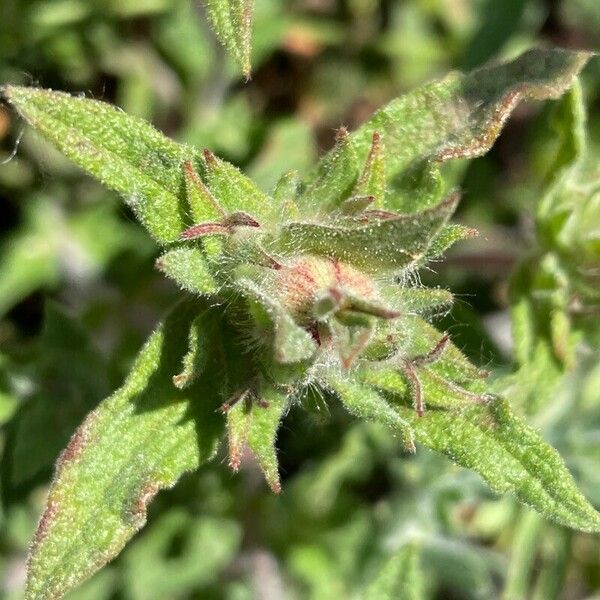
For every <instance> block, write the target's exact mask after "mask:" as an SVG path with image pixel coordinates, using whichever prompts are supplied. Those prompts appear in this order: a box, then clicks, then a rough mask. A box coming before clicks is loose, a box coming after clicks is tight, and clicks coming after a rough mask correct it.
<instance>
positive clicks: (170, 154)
mask: <svg viewBox="0 0 600 600" xmlns="http://www.w3.org/2000/svg"><path fill="white" fill-rule="evenodd" d="M0 93H1V94H2V95H3V96H4V97H5V98H6V99H7V100H8V102H10V103H11V104H12V105H13V106H14V107H15V108H16V109H17V111H18V112H19V114H20V115H21V116H22V117H23V118H24V119H25V120H26V121H27V122H28V123H30V124H31V125H32V126H33V127H34V128H35V129H36V130H37V131H39V132H40V133H42V134H43V135H44V136H45V137H47V138H48V139H49V140H50V141H51V142H52V143H53V144H54V145H55V146H56V147H57V148H58V149H59V150H60V151H61V152H62V153H63V154H65V155H66V156H68V157H69V158H70V159H71V160H73V161H74V162H75V163H77V164H78V165H79V166H80V167H81V168H83V169H85V170H86V171H88V172H89V173H91V174H92V175H94V176H95V177H97V178H98V179H99V180H100V181H102V182H103V183H104V184H105V185H107V186H108V187H110V188H112V189H114V190H116V191H117V192H120V193H121V194H123V196H124V197H125V200H126V201H127V203H128V204H129V205H130V206H131V207H132V209H133V211H134V212H135V213H136V215H137V217H138V218H139V219H140V221H141V222H142V223H143V224H144V225H145V226H146V227H147V228H148V230H149V231H150V233H151V234H152V235H153V236H154V237H155V238H156V239H157V240H158V241H159V242H162V243H166V242H171V241H174V240H176V239H177V238H178V237H179V234H180V233H181V231H182V230H183V228H184V214H185V212H184V211H185V206H184V205H183V203H182V198H183V195H184V191H185V182H184V173H183V162H184V160H186V159H188V158H189V157H190V156H192V155H193V153H192V150H190V149H189V148H187V147H185V146H181V145H180V144H177V143H175V142H173V141H172V140H170V139H168V138H166V137H165V136H163V135H162V134H161V133H159V132H158V131H156V129H154V128H153V127H152V126H151V125H149V124H148V123H147V122H146V121H143V120H142V119H138V118H136V117H132V116H130V115H127V114H125V113H124V112H123V111H120V110H119V109H118V108H115V107H114V106H110V105H109V104H106V103H104V102H97V101H95V100H89V99H86V98H81V97H77V96H70V95H69V94H65V93H63V92H54V91H52V90H40V89H35V88H27V87H17V86H4V87H2V88H0Z"/></svg>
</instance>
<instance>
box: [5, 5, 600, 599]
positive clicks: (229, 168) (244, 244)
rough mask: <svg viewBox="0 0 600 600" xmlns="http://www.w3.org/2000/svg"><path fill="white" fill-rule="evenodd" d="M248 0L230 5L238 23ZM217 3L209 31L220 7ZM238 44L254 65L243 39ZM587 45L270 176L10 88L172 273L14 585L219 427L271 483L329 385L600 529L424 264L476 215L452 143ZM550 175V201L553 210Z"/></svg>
mask: <svg viewBox="0 0 600 600" xmlns="http://www.w3.org/2000/svg"><path fill="white" fill-rule="evenodd" d="M233 4H235V3H232V5H233ZM245 4H247V3H244V2H241V3H239V6H238V7H237V8H236V10H239V11H241V12H239V13H235V15H237V16H236V19H237V20H238V21H239V23H243V24H245V25H244V27H246V26H247V27H249V24H250V16H251V10H250V9H249V8H248V6H245ZM208 6H209V14H210V15H212V16H211V19H212V20H213V23H215V27H216V28H217V30H220V29H222V27H221V26H220V25H219V23H220V21H219V19H224V18H225V17H224V16H223V14H225V13H223V14H221V15H220V13H219V12H218V11H217V12H215V13H214V14H213V13H212V12H211V11H212V10H213V9H211V8H210V6H211V3H208ZM232 10H233V9H232ZM232 14H233V13H232ZM219 15H220V16H219ZM227 15H229V17H231V14H229V13H227ZM227 15H225V16H227ZM235 15H234V16H235ZM229 17H228V18H229ZM238 21H235V19H234V21H233V25H232V24H231V23H230V22H229V21H227V22H228V23H229V25H228V26H231V27H234V26H235V23H237V22H238ZM239 23H238V25H239ZM234 29H235V27H234ZM244 31H246V30H245V29H244ZM230 45H231V44H230ZM231 47H232V48H233V50H235V51H236V52H237V53H238V55H239V56H237V58H238V61H239V62H240V64H242V65H243V67H244V70H245V71H246V72H248V71H249V65H248V62H247V59H248V55H247V53H246V54H244V52H243V51H242V50H243V44H242V46H235V47H234V46H231ZM236 48H238V49H237V50H236ZM239 48H242V50H239ZM230 49H231V48H230ZM234 53H235V52H234ZM588 58H589V55H588V54H586V53H582V52H572V51H567V50H560V49H554V50H553V49H548V50H531V51H529V52H526V53H525V54H523V55H522V56H520V57H519V58H517V59H515V60H513V61H512V62H507V63H504V64H494V65H491V66H487V67H483V68H480V69H478V70H476V71H473V72H471V73H469V74H465V75H463V74H459V73H452V74H450V75H448V76H447V77H446V78H444V79H441V80H439V81H434V82H432V83H429V84H427V85H424V86H423V87H421V88H419V89H417V90H415V91H413V92H411V93H409V94H407V95H405V96H402V97H400V98H398V99H396V100H394V101H392V102H391V103H390V104H388V105H387V106H385V107H384V108H381V109H380V110H378V111H377V112H375V113H374V114H373V116H372V117H371V118H370V119H369V120H368V121H367V122H366V123H364V124H363V125H362V126H360V127H359V128H358V129H357V130H355V131H352V132H349V131H348V130H347V129H346V128H344V127H341V128H340V129H339V130H338V131H337V134H336V140H335V146H334V148H333V149H332V150H331V151H330V152H329V153H327V154H326V155H325V156H324V157H323V158H322V159H321V161H320V162H319V164H318V165H317V166H316V168H315V169H314V171H313V172H312V173H307V174H299V173H296V172H289V173H286V174H285V175H284V176H283V177H282V178H281V179H280V181H279V183H278V184H277V185H276V187H275V188H274V189H273V190H272V192H271V193H270V194H266V193H264V192H263V191H261V190H260V189H259V188H258V187H257V186H256V185H255V184H254V183H253V182H252V180H251V179H249V178H248V177H246V176H245V175H244V174H243V173H242V172H241V171H239V170H238V169H237V168H235V167H234V166H233V165H231V164H230V163H228V162H226V161H224V160H222V159H221V158H219V157H217V156H215V154H213V153H212V152H211V151H210V150H209V149H197V148H194V147H191V146H188V145H182V144H178V143H175V142H173V141H171V140H169V139H167V138H166V137H164V136H163V135H161V134H160V133H158V131H156V130H155V129H153V128H152V127H151V126H150V125H148V124H147V123H146V122H144V121H142V120H140V119H137V118H134V117H131V116H128V115H127V114H125V113H123V112H122V111H120V110H118V109H116V108H114V107H112V106H110V105H108V104H105V103H102V102H98V101H94V100H90V99H86V98H82V97H72V96H69V95H67V94H64V93H61V92H55V91H50V90H44V89H37V88H34V87H17V86H10V85H8V86H5V87H3V88H2V96H3V98H4V99H5V100H6V102H8V103H9V104H10V105H11V106H12V107H14V109H15V110H16V111H17V112H18V113H19V114H20V115H21V116H22V117H23V118H24V119H25V121H26V122H27V123H28V124H29V125H30V126H31V127H33V128H34V129H36V130H37V131H38V132H40V133H41V134H42V135H44V136H45V137H47V138H48V139H49V140H50V141H51V142H52V143H53V144H54V145H55V146H56V147H57V148H58V149H59V150H60V151H61V152H62V153H64V154H65V155H66V156H67V157H69V158H70V159H71V160H72V161H74V162H75V163H77V164H78V165H79V166H80V167H82V168H83V169H85V170H86V171H87V172H89V173H90V174H91V175H93V176H94V177H96V178H97V179H99V180H100V181H102V182H103V183H104V184H105V185H106V186H108V187H109V188H112V189H113V190H116V191H117V192H119V193H120V194H121V195H122V196H123V197H124V199H125V201H126V203H127V204H128V206H129V207H131V209H132V211H133V212H134V213H135V215H136V216H137V218H138V219H139V220H140V222H141V223H142V224H143V225H144V226H145V227H146V229H147V230H148V231H149V233H150V234H151V236H152V237H153V238H154V240H155V241H156V243H158V244H159V245H160V246H161V247H162V251H161V255H160V257H159V258H158V259H157V260H156V268H157V269H158V270H159V271H161V272H162V273H164V275H166V276H167V277H169V278H171V279H173V280H174V281H175V282H176V283H177V284H178V285H179V287H180V288H181V290H182V292H181V301H180V302H179V303H178V304H176V305H175V306H174V307H173V308H172V310H171V311H170V313H169V314H168V315H167V316H166V317H165V319H164V321H163V322H162V323H161V324H159V325H157V327H156V330H155V332H154V333H153V334H152V335H151V337H150V339H149V340H148V341H147V343H146V344H145V345H144V347H143V348H142V349H141V350H140V353H139V355H138V358H137V360H136V361H135V364H134V365H133V367H132V369H131V372H130V374H129V376H128V377H127V379H126V380H125V382H124V384H123V385H122V387H121V388H119V389H118V390H117V391H116V392H114V393H113V394H112V395H111V396H110V397H109V398H107V399H106V400H104V401H103V402H102V403H100V405H99V406H98V408H96V409H95V410H93V411H92V412H91V413H90V414H89V415H88V417H87V418H86V419H85V421H84V422H83V424H82V425H81V426H80V427H79V428H78V429H77V431H76V432H75V434H74V435H73V437H72V439H71V441H70V443H69V444H68V446H67V447H66V449H65V450H64V451H63V452H62V454H61V456H60V458H59V460H58V462H57V465H56V472H55V476H54V481H53V483H52V486H51V489H50V492H49V496H48V500H47V504H46V509H45V511H44V513H43V515H42V517H41V520H40V522H39V526H38V529H37V532H36V534H35V537H34V539H33V542H32V545H31V551H30V557H29V564H28V584H27V598H29V599H31V600H33V599H39V600H41V599H46V600H47V599H51V598H59V597H61V596H62V595H63V594H64V593H66V592H67V591H69V590H70V589H72V588H73V587H74V586H76V585H77V584H78V583H79V582H81V581H82V580H83V579H85V578H87V577H88V576H89V575H91V574H92V573H93V572H95V571H96V570H98V569H99V568H100V567H102V566H103V565H104V564H106V563H107V562H108V561H109V560H111V559H112V558H113V557H114V556H116V555H117V554H118V553H119V552H120V551H121V549H122V548H123V547H124V545H125V544H126V542H127V541H128V540H129V538H131V537H132V536H133V534H134V533H135V532H136V531H138V530H139V529H140V528H141V527H142V526H143V525H144V524H145V521H146V510H147V506H148V503H149V502H150V501H151V500H152V498H153V497H154V496H155V495H156V494H157V493H158V492H159V490H161V489H163V488H169V487H172V486H174V485H175V483H176V482H177V480H178V479H179V478H180V476H181V475H182V474H183V473H185V472H187V471H190V470H192V469H196V468H198V467H199V466H200V465H201V464H203V463H205V462H206V461H208V460H210V459H211V458H213V457H214V456H215V453H216V452H217V448H218V446H219V444H220V443H221V442H222V441H224V443H226V444H227V447H228V462H229V467H230V468H231V469H232V470H233V471H237V470H238V469H240V466H241V465H242V462H243V461H244V460H246V457H247V456H248V451H249V452H251V454H252V455H253V456H254V458H255V460H256V462H257V463H258V465H259V466H260V468H261V469H262V472H263V473H264V476H265V478H266V481H267V483H268V485H269V486H270V488H271V489H272V490H273V492H275V493H279V492H281V491H282V486H281V482H280V475H279V470H278V461H277V452H276V438H277V432H278V429H279V427H280V425H281V422H282V420H284V419H285V417H286V414H287V412H288V410H289V409H290V406H292V405H297V406H300V407H301V406H303V405H304V404H305V403H313V402H320V403H322V404H324V405H325V404H328V403H332V402H339V403H341V404H342V405H343V406H344V407H345V408H346V409H347V410H348V411H349V412H350V413H352V414H353V415H355V416H356V417H357V418H359V419H364V420H368V421H375V422H379V423H382V424H384V425H386V426H387V427H388V428H390V429H391V430H393V431H394V432H395V434H396V436H397V443H398V446H399V448H400V449H402V450H403V451H405V452H407V453H414V452H417V453H418V452H419V446H423V447H427V448H430V449H432V450H434V451H436V452H440V453H442V454H445V455H446V456H448V457H449V458H450V459H451V460H452V461H454V462H455V463H457V464H458V465H461V466H463V467H467V468H468V469H472V470H473V471H475V472H476V473H478V474H479V475H480V476H481V477H482V478H483V479H484V480H485V481H486V482H487V483H488V484H489V486H490V487H491V488H492V489H493V490H495V491H497V492H502V493H511V494H513V495H514V496H516V498H517V499H518V500H519V501H520V502H522V503H523V504H526V505H528V506H530V507H532V508H534V509H535V510H536V511H538V512H539V513H540V514H541V515H543V516H544V517H547V518H548V519H551V520H553V521H555V522H557V523H559V524H561V525H564V526H566V527H570V528H574V529H578V530H582V531H587V532H595V531H598V530H600V516H599V515H598V513H597V512H596V511H595V510H594V509H593V508H592V506H591V505H590V504H589V503H588V502H587V500H586V499H585V498H584V497H583V495H582V494H581V493H580V492H579V491H578V488H577V486H576V484H575V482H574V480H573V478H572V476H571V475H570V473H569V471H568V470H567V468H566V467H565V465H564V464H563V461H562V460H561V458H560V456H559V455H558V453H557V452H556V451H555V450H554V449H553V448H552V447H551V446H550V445H548V444H547V443H546V442H545V441H544V440H543V439H542V437H541V436H540V435H539V434H538V433H537V432H536V430H534V429H533V428H531V427H529V426H528V425H527V424H526V423H525V421H524V420H523V419H522V418H520V417H518V416H516V415H515V414H514V413H513V411H512V409H511V406H510V403H509V401H508V400H507V399H506V397H505V396H506V394H505V392H506V390H507V383H506V381H507V380H504V379H503V378H496V379H494V380H493V381H490V380H489V378H488V377H487V376H488V373H487V372H486V371H485V370H483V369H481V368H479V367H477V366H475V365H473V364H472V363H471V362H470V361H469V360H468V359H467V358H466V357H465V355H464V354H463V353H462V352H461V351H460V350H459V348H458V347H457V346H455V345H454V344H453V343H452V336H451V335H449V333H448V332H446V331H440V330H438V329H437V328H436V327H435V326H434V325H432V324H431V318H432V317H434V316H437V315H440V314H443V313H445V312H446V311H448V310H449V307H450V306H451V305H452V302H453V296H452V293H451V292H450V291H447V290H445V289H441V288H431V287H425V286H423V285H422V284H421V283H420V277H419V273H420V270H421V269H423V268H424V267H426V266H427V265H428V264H430V263H431V262H432V261H436V260H439V259H440V257H442V255H443V254H444V253H445V251H446V250H447V249H448V248H449V247H450V246H451V245H453V244H454V243H456V242H459V241H460V240H463V239H465V238H470V237H473V236H475V235H477V232H476V231H474V230H473V229H471V228H469V227H466V226H463V225H460V224H458V223H455V222H453V221H452V217H453V214H454V212H455V210H456V208H457V206H458V204H459V202H460V190H459V189H456V187H455V185H454V183H453V176H452V173H451V172H450V171H447V168H446V165H447V163H449V162H451V161H454V160H455V159H469V158H473V157H476V156H480V155H482V154H484V153H485V152H487V151H488V150H489V148H490V147H491V146H492V144H493V143H494V140H495V139H496V137H497V136H498V135H499V133H500V131H501V129H502V127H503V125H504V123H505V121H506V120H507V118H508V116H509V115H510V113H511V111H512V110H513V109H514V108H515V107H516V106H517V104H518V103H519V102H520V101H521V100H528V99H550V98H558V97H559V96H561V95H563V94H564V93H565V92H566V91H567V90H569V88H571V87H572V86H573V85H574V82H575V80H576V77H577V75H578V73H579V71H580V70H581V68H582V67H583V66H584V64H585V63H586V61H587V60H588ZM570 93H571V94H573V92H570ZM565 164H566V161H565ZM557 185H558V184H557ZM562 185H565V184H562ZM560 189H562V188H556V189H555V190H554V191H553V192H552V193H551V195H550V196H549V199H548V200H547V201H546V206H548V207H549V208H548V211H550V212H552V208H551V206H552V205H553V204H552V203H555V202H556V200H555V198H556V197H557V195H559V194H560V193H561V191H560ZM590 210H591V209H590ZM548 211H546V212H548ZM582 218H585V217H584V216H582ZM546 223H548V219H544V220H541V221H540V227H542V228H543V227H544V226H545V224H546ZM554 231H555V229H553V228H550V234H552V233H553V232H554ZM540 252H541V253H542V254H543V253H544V250H543V249H542V250H541V251H540ZM567 259H568V257H567ZM532 261H533V258H532ZM528 264H529V265H532V264H537V263H534V262H530V263H528ZM553 264H554V263H553ZM526 268H527V265H523V266H522V267H521V273H523V272H525V270H526ZM533 268H534V269H535V268H536V267H535V266H534V267H533ZM552 272H553V273H559V269H554V271H552ZM578 272H579V271H578ZM519 277H521V280H522V279H523V276H522V275H521V276H518V275H517V276H515V280H514V285H513V288H514V294H519V293H520V290H522V289H523V285H521V284H519V283H518V282H519V281H520V279H519ZM586 277H587V278H586ZM589 277H591V275H589V274H588V275H587V276H586V275H585V273H583V274H581V276H580V278H579V279H578V280H577V281H578V283H577V284H576V285H577V286H578V287H579V288H580V289H581V290H582V292H581V294H580V296H581V297H583V295H585V294H588V293H592V292H591V291H590V290H593V289H594V286H595V283H594V281H590V279H589ZM525 279H526V281H532V279H531V278H530V277H525ZM533 285H535V283H533ZM586 290H587V291H586ZM557 295H558V297H559V299H560V298H561V297H560V289H559V290H558V292H557V294H555V297H556V296H557ZM588 295H589V294H588ZM567 296H568V297H567ZM527 297H529V296H527ZM571 299H572V295H571V294H567V295H566V296H564V297H563V300H564V302H563V304H566V303H568V302H569V301H571ZM553 306H554V308H553V309H552V310H554V312H552V311H551V314H550V316H549V319H550V320H551V321H552V323H553V325H552V327H553V329H552V331H553V332H554V334H553V335H554V337H552V339H553V340H554V341H555V344H554V350H555V351H556V352H557V353H558V354H559V355H560V357H561V359H564V360H565V361H567V360H569V358H568V357H569V349H568V348H563V347H562V346H561V344H560V340H561V337H560V335H561V332H563V331H565V329H564V327H563V329H560V327H561V324H564V320H565V318H563V317H561V316H560V314H559V312H558V308H556V306H555V305H553ZM555 308H556V310H555ZM559 308H560V307H559ZM525 309H530V310H533V311H534V312H535V309H531V307H523V310H525ZM540 315H541V313H539V314H538V315H537V316H540ZM525 318H526V317H525V316H524V315H522V318H521V321H520V322H521V323H524V319H525ZM532 318H533V317H532ZM561 319H562V320H561ZM523 327H525V325H523ZM531 327H533V325H532V326H531ZM528 339H531V335H530V337H529V338H528ZM517 343H518V344H520V346H521V347H522V348H523V344H524V342H521V341H518V342H517ZM569 348H570V346H569ZM528 352H529V350H522V351H520V354H519V357H520V359H521V360H522V364H526V363H527V360H529V358H530V355H531V353H532V352H534V350H531V352H529V354H528ZM519 373H521V371H519ZM519 373H517V376H515V377H516V380H517V382H518V381H519V376H520V375H519ZM515 377H513V379H510V380H509V381H510V382H511V385H512V386H513V387H512V388H511V389H512V390H513V391H512V392H511V393H512V394H513V396H514V389H515V388H514V381H515ZM520 377H521V379H520V381H521V383H522V381H523V380H525V379H526V377H527V375H522V376H520ZM516 389H517V390H518V389H519V385H517V386H516ZM511 397H512V396H511ZM238 502H240V503H243V502H244V498H239V499H238ZM414 560H415V558H414V552H413V550H412V549H411V548H408V549H406V550H405V551H404V554H403V555H402V557H401V558H398V559H397V563H395V564H394V565H391V564H390V565H388V567H386V569H384V571H383V572H382V573H381V574H380V576H379V577H378V578H376V579H375V580H374V582H373V583H372V586H371V588H370V589H369V590H368V591H367V592H366V596H367V597H371V598H383V597H388V596H389V597H398V596H394V595H393V594H394V592H392V591H391V590H392V589H396V588H395V587H393V586H397V585H400V584H399V583H398V582H399V581H400V580H402V577H401V576H400V575H399V574H398V573H396V570H397V569H398V568H399V567H397V565H402V566H403V568H404V569H405V570H404V571H403V575H402V576H403V577H405V578H406V577H408V578H409V579H410V578H411V576H410V573H411V572H412V571H411V569H413V567H414V564H413V563H414ZM411 565H413V566H412V567H411ZM407 574H408V575H407ZM417 579H418V577H417V576H416V575H415V578H414V581H412V583H411V582H410V581H409V582H408V583H407V584H406V585H408V586H411V585H412V586H417V585H420V584H418V582H417ZM392 582H395V583H392ZM386 594H387V595H386ZM406 597H409V596H406ZM411 597H416V596H411Z"/></svg>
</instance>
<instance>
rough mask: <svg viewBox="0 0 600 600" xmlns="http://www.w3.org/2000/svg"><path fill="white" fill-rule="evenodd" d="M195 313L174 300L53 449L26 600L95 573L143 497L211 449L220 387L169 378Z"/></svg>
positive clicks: (126, 534) (137, 521)
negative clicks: (57, 452) (121, 376)
mask: <svg viewBox="0 0 600 600" xmlns="http://www.w3.org/2000/svg"><path fill="white" fill-rule="evenodd" d="M198 310H199V309H198V306H197V305H195V304H192V303H190V304H188V305H186V306H179V307H178V309H177V311H176V312H175V313H174V314H173V316H171V317H169V318H168V319H167V320H166V321H165V323H164V324H163V325H161V326H160V327H159V328H158V329H157V331H156V332H155V333H154V334H152V336H151V337H150V339H149V341H148V342H147V344H146V345H145V346H144V348H143V349H142V351H141V353H140V355H139V357H138V359H137V361H136V363H135V365H134V366H133V369H132V370H131V373H130V375H129V376H128V378H127V380H126V381H125V384H124V385H123V387H122V388H121V389H119V390H118V391H117V392H115V393H114V394H113V395H112V396H111V397H110V398H108V399H107V400H105V401H104V402H103V403H102V404H101V405H100V406H99V407H98V408H97V409H96V410H95V411H94V412H92V413H90V415H89V416H88V417H87V419H86V420H85V421H84V423H83V424H82V425H81V426H80V428H79V429H78V430H77V431H76V432H75V434H74V436H73V438H72V439H71V441H70V443H69V445H68V446H67V448H66V449H65V450H64V452H63V453H62V455H61V457H60V459H59V461H58V464H57V469H56V475H55V479H54V482H53V485H52V487H51V489H50V493H49V497H48V503H47V506H46V510H45V512H44V514H43V516H42V518H41V520H40V523H39V526H38V530H37V533H36V535H35V538H34V541H33V544H32V547H31V554H30V558H29V567H28V583H27V592H26V597H27V598H28V600H34V599H35V600H42V599H43V600H51V599H53V598H59V597H60V596H61V595H62V594H64V593H65V592H66V591H68V590H69V589H71V588H72V587H74V586H75V585H77V583H79V582H80V581H82V580H83V579H85V578H86V577H88V576H89V575H90V574H91V573H93V572H94V571H96V570H98V569H99V568H100V567H101V566H102V565H104V564H105V563H106V562H108V561H109V560H110V559H111V558H113V557H114V556H115V555H116V554H117V553H118V552H119V551H120V550H121V548H122V547H123V546H124V545H125V543H126V542H127V540H128V539H129V538H130V537H131V536H132V535H133V534H134V533H135V532H136V531H138V530H139V529H140V527H142V526H143V525H144V523H145V521H146V509H147V505H148V503H149V502H150V500H151V499H152V497H153V496H154V495H155V494H156V493H157V492H158V491H159V490H160V489H162V488H166V487H171V486H172V485H173V484H174V483H175V482H176V481H177V479H179V477H180V476H181V475H182V473H184V472H185V471H189V470H191V469H194V468H196V467H198V465H199V464H201V463H202V462H204V461H206V460H208V459H209V458H210V457H211V456H212V455H213V454H214V452H215V449H216V445H217V440H218V436H219V434H220V432H221V429H222V428H221V419H220V417H219V416H218V415H217V413H216V412H215V409H216V407H217V406H218V405H219V403H220V401H221V398H220V397H219V385H218V384H217V383H216V382H215V381H214V379H213V378H211V377H208V376H207V377H204V378H202V379H201V380H199V381H197V382H196V383H194V384H193V385H191V386H190V387H188V388H187V389H186V390H185V391H180V390H178V389H177V388H175V386H174V385H173V382H172V377H173V375H174V374H176V373H177V372H178V370H179V368H180V360H181V357H182V355H183V354H184V352H185V350H186V342H187V331H188V330H189V327H190V322H191V320H192V319H193V317H194V315H195V314H196V312H197V311H198ZM217 370H218V369H217V368H215V367H213V368H211V369H209V370H208V372H209V373H210V374H211V375H214V373H215V371H217Z"/></svg>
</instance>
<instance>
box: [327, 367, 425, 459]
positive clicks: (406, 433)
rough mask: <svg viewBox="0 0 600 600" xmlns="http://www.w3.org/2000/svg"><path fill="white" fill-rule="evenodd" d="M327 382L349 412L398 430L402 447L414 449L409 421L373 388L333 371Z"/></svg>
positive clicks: (409, 449)
mask: <svg viewBox="0 0 600 600" xmlns="http://www.w3.org/2000/svg"><path fill="white" fill-rule="evenodd" d="M327 383H328V384H329V385H330V387H331V389H332V390H333V391H334V392H335V393H336V394H337V396H338V397H339V399H340V401H341V402H342V404H343V405H344V406H345V407H346V409H347V410H348V411H349V412H351V413H352V414H354V415H356V416H357V417H360V418H361V419H367V420H369V421H376V422H378V423H382V424H383V425H386V426H387V427H389V428H390V429H392V430H394V431H398V432H399V433H400V434H401V438H402V443H403V445H404V447H405V448H406V449H407V450H408V451H409V452H414V451H415V443H414V435H413V432H412V429H411V427H410V424H409V422H408V421H407V420H405V419H404V418H402V417H401V416H400V414H399V413H398V411H396V410H395V409H394V408H393V407H391V406H390V405H389V403H388V402H387V401H386V400H385V398H383V396H381V395H380V394H378V393H377V392H376V391H375V390H374V389H372V388H369V387H368V386H366V385H363V384H361V383H358V382H356V381H355V380H354V378H351V377H346V376H344V374H343V373H337V372H333V371H332V372H330V373H328V375H327Z"/></svg>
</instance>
